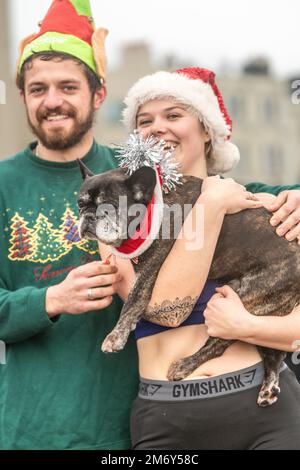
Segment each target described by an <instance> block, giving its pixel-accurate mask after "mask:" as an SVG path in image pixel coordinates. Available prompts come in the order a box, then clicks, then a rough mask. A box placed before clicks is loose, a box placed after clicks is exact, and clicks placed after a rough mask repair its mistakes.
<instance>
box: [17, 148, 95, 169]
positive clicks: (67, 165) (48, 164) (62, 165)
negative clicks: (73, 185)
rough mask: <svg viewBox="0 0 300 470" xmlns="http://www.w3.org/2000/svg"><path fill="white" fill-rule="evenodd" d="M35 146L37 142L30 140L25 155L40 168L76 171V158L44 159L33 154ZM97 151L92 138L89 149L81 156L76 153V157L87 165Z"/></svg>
mask: <svg viewBox="0 0 300 470" xmlns="http://www.w3.org/2000/svg"><path fill="white" fill-rule="evenodd" d="M36 146H37V142H32V143H31V144H29V145H28V147H27V148H26V150H25V155H26V156H27V157H28V158H29V160H30V161H31V162H32V163H34V164H36V165H38V166H40V167H41V168H42V167H44V168H48V169H49V168H56V169H60V170H63V169H66V170H74V169H76V170H77V171H78V163H77V161H76V160H73V161H71V162H52V161H50V160H45V159H43V158H40V157H38V156H37V155H36V154H35V152H34V151H35V149H36ZM97 152H98V146H97V143H96V141H95V140H93V144H92V146H91V148H90V150H89V151H88V152H87V153H86V154H85V155H84V156H83V157H82V158H81V156H80V155H78V158H80V159H81V161H82V162H83V163H84V164H85V165H88V164H90V163H91V162H92V161H93V159H94V158H95V156H96V154H97Z"/></svg>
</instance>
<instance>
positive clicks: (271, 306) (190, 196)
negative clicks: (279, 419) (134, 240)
mask: <svg viewBox="0 0 300 470" xmlns="http://www.w3.org/2000/svg"><path fill="white" fill-rule="evenodd" d="M80 167H81V171H82V175H83V178H84V182H83V185H82V187H81V189H80V193H79V196H78V207H79V211H80V226H81V235H82V236H83V237H86V238H94V239H98V240H100V241H102V242H104V243H107V244H111V245H115V246H118V245H119V244H120V243H121V241H122V240H121V235H120V234H122V236H123V237H124V233H125V234H126V233H127V232H126V229H127V227H124V226H122V224H124V220H126V217H122V214H121V217H120V219H119V226H118V227H117V229H116V227H113V225H112V224H111V225H110V221H109V219H108V218H107V217H109V216H107V214H106V215H104V214H102V215H100V216H99V212H98V214H97V215H96V212H97V209H98V208H99V206H100V205H101V204H104V203H108V204H113V205H114V207H116V208H117V207H118V200H119V196H120V195H123V196H126V197H127V200H128V210H129V209H130V206H131V205H132V204H134V203H136V202H142V203H143V204H146V205H147V204H148V203H149V201H150V199H151V196H152V193H153V189H154V186H155V174H154V171H153V170H152V169H151V168H143V169H140V170H137V172H136V173H135V174H133V175H132V176H130V177H129V176H127V175H126V174H125V172H124V170H122V169H116V170H111V171H108V172H106V173H103V174H100V175H93V174H92V173H91V172H90V171H89V170H88V169H87V168H86V167H85V166H84V165H83V164H82V163H81V162H80ZM182 183H183V184H182V185H179V186H178V187H177V189H176V191H172V192H169V194H166V195H165V196H164V204H165V205H167V206H172V205H173V204H180V205H181V206H182V207H183V206H184V205H185V204H191V205H194V204H195V202H196V200H197V198H198V196H199V195H200V193H201V186H202V180H200V179H198V178H196V177H193V176H184V177H183V178H182ZM186 215H187V214H186ZM123 216H124V214H123ZM269 218H270V215H269V213H268V211H267V210H266V209H265V208H259V209H251V210H244V211H242V212H239V213H237V214H233V215H227V216H226V217H225V218H224V222H223V226H222V230H221V233H220V236H219V241H218V243H217V247H216V250H215V254H214V258H213V261H212V265H211V269H210V272H209V278H210V279H218V280H220V281H221V282H222V283H224V284H225V283H226V284H229V285H230V286H232V287H233V288H234V289H235V290H236V292H237V293H238V294H239V296H240V298H241V300H242V302H243V304H244V305H245V308H246V309H247V310H248V311H249V312H251V313H252V314H253V315H287V314H288V313H290V312H291V311H292V310H293V308H294V307H295V306H296V305H297V304H298V303H299V301H300V264H299V262H300V249H299V246H298V244H297V243H296V242H287V241H286V240H285V239H283V238H280V237H279V236H277V235H276V233H275V229H274V228H273V227H271V225H270V223H269ZM129 220H130V218H129ZM127 223H128V222H127ZM103 224H104V225H103ZM163 224H164V221H163V223H162V227H163ZM177 225H178V224H176V221H175V220H173V221H172V227H171V234H173V237H172V238H171V239H164V238H162V237H161V231H160V236H159V237H157V239H155V240H154V241H153V243H152V245H151V246H150V248H148V250H147V251H145V252H144V253H143V254H142V255H141V256H139V262H138V264H136V265H134V268H135V270H136V272H137V279H136V282H135V285H134V287H133V288H132V290H131V292H130V294H129V296H128V299H127V301H126V302H125V304H124V306H123V309H122V311H121V315H120V318H119V321H118V322H117V324H116V326H115V328H114V329H113V331H112V332H111V333H110V334H109V335H108V336H107V337H106V339H105V340H104V342H103V344H102V350H103V351H104V352H115V351H119V350H121V349H122V348H123V347H124V345H125V344H126V341H127V338H128V335H129V333H130V331H131V330H133V329H134V328H135V326H136V323H137V321H138V320H139V319H140V318H141V317H143V318H145V319H148V320H150V321H152V322H155V318H154V317H153V313H151V312H150V311H149V310H148V309H147V306H148V304H149V301H150V298H151V294H152V290H153V287H154V284H155V280H156V277H157V275H158V272H159V270H160V268H161V266H162V264H163V261H164V259H165V258H166V257H167V255H168V253H169V252H170V250H171V248H172V246H173V244H174V241H175V239H176V237H177V235H178V230H177V233H176V230H175V229H174V232H175V233H173V228H174V227H176V226H177ZM104 226H105V227H104ZM161 230H162V228H161ZM125 236H126V235H125ZM199 294H200V293H199ZM192 308H193V305H190V306H189V308H187V309H186V310H185V315H184V317H183V318H181V322H182V321H184V320H185V318H187V316H188V315H189V314H190V312H191V310H192ZM160 313H161V315H160V318H158V319H157V323H159V324H162V321H161V316H163V315H164V312H163V309H162V311H161V312H160ZM233 342H234V341H233V340H223V339H220V338H212V337H210V338H208V340H207V342H206V343H205V345H204V346H203V347H202V348H201V349H200V350H199V351H198V352H196V353H195V354H193V355H192V356H190V357H185V358H183V359H181V360H179V361H177V362H174V363H173V364H172V365H171V367H170V369H169V371H168V379H169V380H181V379H183V378H184V377H186V376H188V375H189V374H190V373H191V372H193V371H194V370H195V369H196V368H197V367H199V366H200V365H201V364H203V363H204V362H206V361H208V360H210V359H213V358H215V357H218V356H221V355H222V354H223V353H224V351H225V350H226V348H228V346H230V345H231V344H232V343H233ZM258 349H259V351H260V354H261V356H262V358H263V363H264V367H265V377H264V382H263V385H262V388H261V391H260V393H259V397H258V404H259V405H260V406H267V405H270V404H272V403H274V402H275V401H276V400H277V396H278V394H279V392H280V388H279V370H280V367H281V365H282V361H283V359H284V358H285V353H284V352H282V351H279V350H274V349H269V348H265V347H258Z"/></svg>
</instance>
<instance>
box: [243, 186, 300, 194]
mask: <svg viewBox="0 0 300 470" xmlns="http://www.w3.org/2000/svg"><path fill="white" fill-rule="evenodd" d="M246 188H247V190H248V191H251V192H252V193H270V194H274V195H275V196H277V195H278V194H279V193H281V192H282V191H286V190H291V189H300V184H294V185H288V186H268V185H267V184H264V183H249V184H246Z"/></svg>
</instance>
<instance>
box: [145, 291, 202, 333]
mask: <svg viewBox="0 0 300 470" xmlns="http://www.w3.org/2000/svg"><path fill="white" fill-rule="evenodd" d="M197 300H198V297H193V298H192V297H190V296H188V297H184V298H183V299H179V297H176V299H175V300H172V301H171V300H164V301H163V302H162V304H154V306H153V307H149V306H148V307H147V309H146V311H145V313H144V314H143V318H144V319H145V320H148V321H151V322H152V323H156V324H157V325H162V326H170V327H176V326H179V325H181V323H182V322H184V321H185V320H186V319H187V318H188V317H189V315H190V314H191V312H192V310H193V307H194V305H195V303H196V302H197Z"/></svg>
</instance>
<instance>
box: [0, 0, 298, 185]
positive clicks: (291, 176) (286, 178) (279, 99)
mask: <svg viewBox="0 0 300 470" xmlns="http://www.w3.org/2000/svg"><path fill="white" fill-rule="evenodd" d="M8 24H9V21H8V1H7V0H1V1H0V67H1V68H0V80H1V81H3V82H4V83H5V84H6V104H5V105H3V104H0V158H4V157H7V156H8V155H12V154H14V153H15V152H17V151H18V150H19V149H21V148H23V147H24V146H25V145H27V143H28V142H29V141H30V140H33V138H32V136H30V132H29V130H28V126H27V123H26V117H25V113H24V109H23V106H22V105H21V102H20V100H19V98H18V96H17V90H16V87H15V85H14V83H13V77H12V76H11V75H10V67H9V56H8V53H9V52H8V51H10V50H11V46H10V44H9V31H8V27H7V25H8ZM189 65H202V66H205V64H183V63H182V61H181V62H180V63H179V62H177V61H176V57H171V56H169V57H166V59H165V63H161V64H155V63H153V61H152V60H151V54H150V48H149V46H148V45H147V44H145V43H142V42H141V43H135V44H129V45H126V46H124V47H123V51H122V57H121V64H120V66H119V67H118V68H117V69H115V70H112V71H110V72H109V73H108V77H107V88H108V95H107V99H106V100H105V102H104V104H103V106H102V108H101V110H100V112H99V114H98V117H97V122H96V127H95V134H96V138H97V140H98V141H99V142H101V143H105V144H108V145H114V144H119V143H121V142H122V141H124V139H126V134H125V132H124V129H123V126H122V123H121V111H122V108H123V98H124V96H125V94H126V92H127V91H128V89H129V88H130V87H131V86H132V84H133V83H134V82H135V81H136V80H137V79H138V78H140V77H142V76H144V75H146V74H149V73H153V72H155V71H156V70H159V69H165V70H172V69H173V70H174V69H176V68H178V67H185V66H189ZM299 78H300V77H299ZM217 83H218V84H219V86H220V88H221V90H222V94H223V96H224V100H225V103H226V105H227V107H228V109H229V112H230V114H231V116H232V118H233V121H234V125H233V135H232V141H233V142H235V143H236V144H237V145H238V147H239V149H240V153H241V161H240V163H239V165H238V166H237V168H236V169H235V170H233V171H232V172H231V174H230V175H231V176H233V177H235V178H237V179H238V180H240V181H241V182H243V183H244V182H248V181H259V180H260V181H265V182H266V183H270V184H289V183H290V184H291V183H296V182H299V181H300V104H299V105H296V104H293V103H292V99H291V94H292V89H291V84H290V82H289V81H284V80H281V81H280V80H278V79H276V78H274V76H273V75H272V74H271V73H270V71H269V66H268V63H267V61H265V60H263V59H259V60H256V61H251V62H249V63H248V64H247V65H245V66H244V68H243V71H242V73H240V74H239V75H237V74H236V73H230V71H229V70H227V71H226V72H225V70H224V71H223V73H218V76H217ZM0 103H1V101H0Z"/></svg>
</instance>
